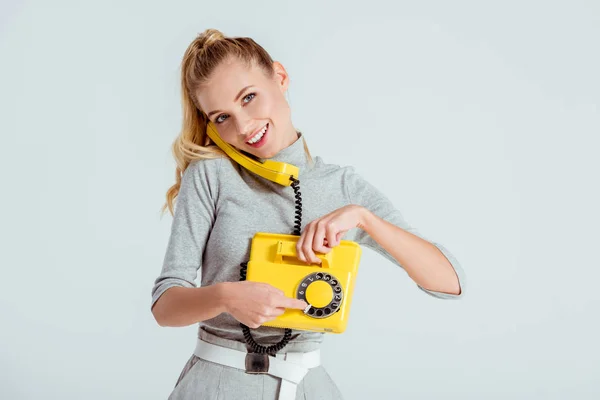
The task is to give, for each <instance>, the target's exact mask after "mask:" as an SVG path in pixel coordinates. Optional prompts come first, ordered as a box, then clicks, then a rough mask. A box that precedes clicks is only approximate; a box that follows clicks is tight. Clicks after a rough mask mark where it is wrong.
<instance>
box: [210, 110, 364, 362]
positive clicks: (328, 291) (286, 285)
mask: <svg viewBox="0 0 600 400" xmlns="http://www.w3.org/2000/svg"><path fill="white" fill-rule="evenodd" d="M206 132H207V134H208V136H209V137H210V138H211V139H212V140H213V142H215V143H216V144H217V146H219V147H220V148H221V149H222V150H223V151H225V153H227V155H229V156H230V157H231V158H232V159H233V160H234V161H236V162H237V163H239V164H240V165H242V166H243V167H245V168H246V169H248V170H250V171H251V172H254V173H256V174H258V175H260V176H262V177H264V178H266V179H269V180H271V181H273V182H276V183H279V184H281V185H283V186H292V188H293V189H294V191H295V193H296V202H297V206H296V225H295V230H294V232H293V233H292V234H291V235H288V234H276V233H266V232H258V233H256V234H255V235H254V237H253V239H252V245H251V249H250V260H249V261H248V262H247V263H242V265H241V271H240V280H250V281H255V282H264V283H268V284H270V285H272V286H274V287H277V288H279V289H280V290H282V291H283V292H284V293H285V295H286V296H288V297H296V298H299V299H302V300H304V301H306V303H307V304H308V307H307V308H306V309H305V310H292V309H287V310H286V311H285V312H284V313H283V314H282V315H280V316H279V317H277V318H276V319H274V320H271V321H269V322H267V323H265V324H263V325H264V326H272V327H278V328H284V329H285V335H284V338H283V339H282V340H281V342H279V343H278V344H276V345H272V346H268V347H264V346H261V345H259V344H258V343H256V342H255V341H254V339H253V338H252V335H251V333H250V330H249V328H248V327H247V326H245V325H244V324H240V325H241V326H242V330H243V331H244V337H245V338H246V342H247V343H248V344H249V345H250V346H251V347H252V348H253V350H254V351H255V352H257V353H275V352H277V351H279V350H280V349H281V348H283V347H285V345H286V344H287V342H288V341H289V339H290V337H291V329H298V330H308V331H316V332H332V333H342V332H343V331H344V330H345V329H346V326H347V323H348V316H349V312H350V305H351V302H352V293H353V291H354V281H355V279H356V274H357V272H358V265H359V262H360V257H361V248H360V246H359V245H358V243H355V242H352V241H348V240H341V241H340V243H339V245H338V246H335V247H333V248H332V249H331V251H330V252H329V253H327V254H321V253H318V252H317V253H315V254H316V255H317V256H318V257H319V258H320V259H321V264H320V265H319V264H317V265H307V264H306V263H304V262H303V261H301V260H300V259H298V257H297V253H296V243H297V242H298V239H299V238H300V233H301V229H300V220H301V215H302V214H301V208H302V207H301V206H302V203H301V200H300V198H301V197H300V192H299V180H298V171H299V170H298V167H296V166H294V165H291V164H287V163H284V162H278V161H273V160H265V161H261V160H258V159H253V158H251V157H250V156H249V155H244V154H242V153H241V152H240V151H239V150H237V149H236V148H234V147H233V146H231V145H230V144H229V143H227V142H225V141H224V140H223V139H221V137H220V136H219V133H218V131H217V129H216V126H215V125H214V124H213V123H212V122H209V123H208V125H207V127H206Z"/></svg>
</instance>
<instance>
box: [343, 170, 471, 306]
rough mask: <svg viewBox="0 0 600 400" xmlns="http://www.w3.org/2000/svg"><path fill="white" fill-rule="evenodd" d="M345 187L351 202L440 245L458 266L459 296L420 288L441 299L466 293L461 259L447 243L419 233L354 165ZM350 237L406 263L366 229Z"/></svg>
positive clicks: (443, 251) (347, 171)
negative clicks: (395, 256)
mask: <svg viewBox="0 0 600 400" xmlns="http://www.w3.org/2000/svg"><path fill="white" fill-rule="evenodd" d="M344 186H345V188H346V190H347V196H348V200H349V201H350V203H351V204H358V205H361V206H363V207H365V208H367V209H368V210H370V211H371V212H372V213H374V214H375V215H377V216H379V217H380V218H382V219H384V220H386V221H388V222H390V223H392V224H394V225H396V226H398V227H400V228H402V229H404V230H405V231H408V232H410V233H412V234H413V235H416V236H418V237H420V238H421V239H424V240H427V241H428V242H429V243H431V244H433V245H434V246H436V247H437V248H438V249H439V250H440V251H441V252H442V254H443V255H444V256H445V257H446V258H447V259H448V261H449V262H450V264H451V265H452V267H453V268H454V271H455V272H456V275H457V277H458V281H459V285H460V288H461V292H460V294H457V295H455V294H451V293H443V292H436V291H433V290H428V289H425V288H423V287H422V286H420V285H418V284H417V287H418V288H419V289H421V290H422V291H424V292H425V293H427V294H429V295H431V296H433V297H436V298H440V299H458V298H461V297H463V296H464V294H465V288H466V284H465V283H466V280H465V278H466V277H465V273H464V271H463V268H462V266H461V265H460V263H459V262H458V260H457V259H456V258H455V257H454V255H453V254H452V253H450V251H449V250H448V249H446V248H445V247H444V246H443V245H441V244H439V243H435V242H433V241H431V240H429V239H427V238H425V237H424V236H423V235H422V234H421V233H419V232H418V230H417V229H415V228H414V227H412V226H411V225H409V224H408V222H407V221H406V220H405V219H404V217H403V216H402V214H401V213H400V211H399V210H397V209H396V208H395V207H394V205H393V204H392V202H391V201H390V200H389V198H388V197H386V196H385V195H384V194H383V193H382V192H381V191H380V190H378V189H377V188H376V187H375V186H373V185H372V184H370V183H369V182H368V181H367V180H365V179H364V178H363V177H362V176H361V175H360V174H358V173H356V171H355V169H354V167H347V170H346V172H345V174H344ZM349 240H353V241H355V242H357V243H358V244H361V245H364V246H366V247H368V248H370V249H372V250H374V251H375V252H377V253H379V254H381V255H382V256H384V257H385V258H387V259H388V260H390V261H391V262H393V263H394V264H396V265H398V266H399V267H402V265H400V263H399V262H398V261H397V260H396V259H395V258H394V257H392V255H391V254H390V253H388V252H387V251H386V250H385V249H384V248H383V247H381V246H380V245H379V244H378V243H377V242H376V241H375V240H373V238H372V237H371V236H370V235H369V234H368V233H367V232H365V231H364V230H362V229H358V228H357V229H356V230H355V233H354V235H353V236H352V237H351V238H350V239H349ZM402 268H403V267H402Z"/></svg>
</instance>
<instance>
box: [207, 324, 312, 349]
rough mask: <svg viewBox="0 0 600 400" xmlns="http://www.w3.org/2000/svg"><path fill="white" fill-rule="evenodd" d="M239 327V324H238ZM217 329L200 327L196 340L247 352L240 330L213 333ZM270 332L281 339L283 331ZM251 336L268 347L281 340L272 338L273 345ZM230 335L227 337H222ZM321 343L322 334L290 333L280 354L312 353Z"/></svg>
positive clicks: (256, 336) (258, 337) (259, 337)
mask: <svg viewBox="0 0 600 400" xmlns="http://www.w3.org/2000/svg"><path fill="white" fill-rule="evenodd" d="M238 326H239V323H238ZM218 330H219V328H215V327H212V326H207V325H200V326H199V328H198V338H199V339H201V340H203V341H205V342H208V343H211V344H216V345H218V346H222V347H227V348H230V349H234V350H240V351H247V350H248V349H247V346H246V343H245V342H244V337H243V335H242V330H241V329H239V328H237V330H239V333H238V332H235V334H236V335H233V334H232V333H231V332H230V331H229V330H224V332H218V333H217V332H216V333H213V332H214V331H218ZM270 330H273V331H275V332H278V331H281V335H282V336H281V337H283V329H280V330H275V329H274V328H270ZM252 333H253V335H254V336H255V339H256V341H257V342H258V343H260V344H261V345H265V346H266V345H270V344H274V343H276V342H278V341H279V340H280V339H281V338H280V337H274V338H272V339H273V340H274V342H273V343H270V342H266V341H264V338H263V337H261V335H260V334H258V335H257V334H256V332H254V331H253V332H252ZM227 335H230V336H229V337H224V336H227ZM233 336H235V337H236V339H233V338H232V337H233ZM322 341H323V334H322V333H314V332H309V333H308V334H307V333H303V332H298V331H292V339H291V340H290V342H289V343H288V344H287V345H286V346H285V348H284V349H283V350H281V353H285V352H309V351H313V350H317V349H320V348H321V343H322Z"/></svg>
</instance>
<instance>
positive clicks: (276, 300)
mask: <svg viewBox="0 0 600 400" xmlns="http://www.w3.org/2000/svg"><path fill="white" fill-rule="evenodd" d="M223 289H224V296H223V298H224V308H225V311H226V312H227V313H229V314H231V316H233V317H234V318H235V319H236V320H238V321H239V322H241V323H242V324H244V325H246V326H248V327H249V328H252V329H256V328H258V327H259V326H261V325H262V324H264V323H265V322H267V321H270V320H273V319H275V318H276V317H278V316H279V315H281V314H283V313H284V312H285V309H286V308H293V309H298V310H304V309H305V308H306V307H307V306H308V304H306V302H304V301H303V300H299V299H295V298H291V297H287V296H285V294H284V293H283V291H281V290H280V289H277V288H276V287H274V286H272V285H269V284H268V283H262V282H253V281H240V282H223Z"/></svg>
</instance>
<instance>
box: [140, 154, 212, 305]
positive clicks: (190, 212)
mask: <svg viewBox="0 0 600 400" xmlns="http://www.w3.org/2000/svg"><path fill="white" fill-rule="evenodd" d="M220 165H221V163H220V162H219V161H218V159H217V160H196V161H193V162H191V163H190V164H189V165H188V167H187V168H186V169H185V171H184V173H183V175H182V177H181V186H180V188H179V193H178V195H177V197H176V199H175V200H176V202H175V207H174V208H175V210H174V213H173V222H172V224H171V234H170V237H169V241H168V244H167V249H166V253H165V256H164V260H163V265H162V270H161V273H160V275H159V276H158V277H157V278H156V280H155V281H154V287H153V288H152V303H151V306H150V308H151V309H152V307H153V306H154V304H155V303H156V301H157V300H158V299H159V297H160V296H161V295H162V294H163V293H164V292H165V291H166V290H167V289H169V288H171V287H173V286H182V287H189V288H191V287H196V283H195V282H194V281H195V280H196V278H197V277H198V271H199V269H200V267H201V265H202V257H203V254H204V248H205V246H206V242H207V240H208V237H209V234H210V230H211V229H212V226H213V223H214V221H215V217H216V212H215V210H216V198H217V194H218V172H219V171H218V169H219V167H220Z"/></svg>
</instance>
